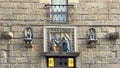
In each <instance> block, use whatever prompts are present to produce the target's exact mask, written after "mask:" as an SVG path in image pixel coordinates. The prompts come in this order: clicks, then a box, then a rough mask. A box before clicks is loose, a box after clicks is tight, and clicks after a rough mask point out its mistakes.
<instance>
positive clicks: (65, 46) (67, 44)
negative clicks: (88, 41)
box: [62, 40, 70, 52]
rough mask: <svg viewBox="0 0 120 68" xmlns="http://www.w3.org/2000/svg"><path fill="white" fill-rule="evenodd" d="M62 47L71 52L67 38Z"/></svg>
mask: <svg viewBox="0 0 120 68" xmlns="http://www.w3.org/2000/svg"><path fill="white" fill-rule="evenodd" d="M62 49H63V51H65V52H70V47H69V42H68V41H67V40H65V41H64V42H63V44H62Z"/></svg>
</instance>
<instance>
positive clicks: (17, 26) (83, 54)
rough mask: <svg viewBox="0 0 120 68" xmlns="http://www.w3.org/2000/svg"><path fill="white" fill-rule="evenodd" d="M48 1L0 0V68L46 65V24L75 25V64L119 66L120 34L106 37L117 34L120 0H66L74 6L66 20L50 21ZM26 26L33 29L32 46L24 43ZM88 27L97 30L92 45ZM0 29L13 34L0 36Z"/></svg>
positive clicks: (81, 67)
mask: <svg viewBox="0 0 120 68" xmlns="http://www.w3.org/2000/svg"><path fill="white" fill-rule="evenodd" d="M48 4H51V0H0V68H46V67H47V63H46V58H45V57H44V56H43V52H44V49H45V48H44V27H45V26H54V27H58V26H59V27H72V26H74V27H76V35H75V36H76V37H75V38H76V40H75V42H76V45H75V48H76V52H79V53H80V55H79V56H77V57H76V60H77V61H76V66H77V68H120V38H119V37H118V38H117V39H114V40H109V39H107V38H106V35H107V34H110V33H114V32H118V33H119V34H120V0H68V5H73V6H72V7H69V8H70V11H69V13H68V14H69V15H68V19H69V20H68V21H67V23H55V22H51V21H49V15H48V14H47V12H48V11H49V10H48V9H47V7H46V6H45V5H48ZM26 27H31V28H32V30H33V39H32V48H26V47H25V46H26V44H25V42H24V40H23V38H24V30H25V28H26ZM90 28H95V30H96V35H97V43H95V45H96V47H95V48H88V47H87V46H88V44H87V36H86V34H87V31H88V30H89V29H90ZM3 32H12V33H13V36H12V37H11V38H7V39H5V38H2V37H3V35H2V33H3ZM10 36H11V35H10ZM71 37H72V36H71ZM72 43H74V42H72Z"/></svg>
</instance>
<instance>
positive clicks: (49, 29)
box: [43, 26, 77, 52]
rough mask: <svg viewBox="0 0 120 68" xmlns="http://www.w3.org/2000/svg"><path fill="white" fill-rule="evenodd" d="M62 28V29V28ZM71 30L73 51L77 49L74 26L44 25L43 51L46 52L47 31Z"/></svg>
mask: <svg viewBox="0 0 120 68" xmlns="http://www.w3.org/2000/svg"><path fill="white" fill-rule="evenodd" d="M63 29H64V30H63ZM69 30H70V31H72V30H73V31H72V33H73V39H72V41H73V44H72V45H73V46H74V47H73V48H74V49H73V50H74V52H76V51H77V47H76V27H74V26H44V46H43V47H44V52H48V32H65V31H69Z"/></svg>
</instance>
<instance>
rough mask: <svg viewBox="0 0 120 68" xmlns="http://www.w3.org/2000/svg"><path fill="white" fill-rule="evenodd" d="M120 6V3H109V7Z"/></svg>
mask: <svg viewBox="0 0 120 68" xmlns="http://www.w3.org/2000/svg"><path fill="white" fill-rule="evenodd" d="M119 7H120V5H119V3H114V2H113V3H109V8H119Z"/></svg>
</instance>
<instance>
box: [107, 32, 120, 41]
mask: <svg viewBox="0 0 120 68" xmlns="http://www.w3.org/2000/svg"><path fill="white" fill-rule="evenodd" d="M106 38H107V39H109V40H116V39H118V38H119V33H118V32H112V33H108V34H107V35H106Z"/></svg>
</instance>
